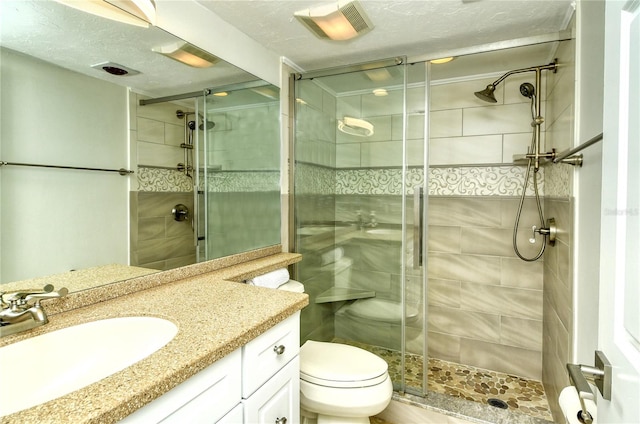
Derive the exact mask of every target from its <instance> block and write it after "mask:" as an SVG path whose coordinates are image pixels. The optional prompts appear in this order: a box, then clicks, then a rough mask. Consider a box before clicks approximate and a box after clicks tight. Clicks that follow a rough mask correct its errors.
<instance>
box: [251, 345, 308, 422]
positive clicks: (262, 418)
mask: <svg viewBox="0 0 640 424" xmlns="http://www.w3.org/2000/svg"><path fill="white" fill-rule="evenodd" d="M299 399H300V358H299V357H298V356H296V357H295V358H294V359H292V360H291V362H289V363H288V364H287V365H285V367H284V368H283V369H282V370H280V371H279V372H278V373H277V374H276V375H275V376H273V377H272V378H271V379H270V380H269V381H267V382H266V383H265V384H264V385H263V386H262V387H260V388H259V389H258V391H256V392H255V393H254V394H253V395H251V396H250V397H249V399H244V400H243V401H242V403H243V404H244V423H245V424H297V423H299V422H300V401H299Z"/></svg>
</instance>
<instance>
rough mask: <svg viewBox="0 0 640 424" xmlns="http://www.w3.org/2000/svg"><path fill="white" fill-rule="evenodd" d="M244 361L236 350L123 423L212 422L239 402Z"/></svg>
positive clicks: (204, 423) (196, 423)
mask: <svg viewBox="0 0 640 424" xmlns="http://www.w3.org/2000/svg"><path fill="white" fill-rule="evenodd" d="M241 364H242V358H241V350H240V349H237V350H236V351H234V352H232V353H230V354H229V355H227V356H225V357H224V358H222V359H220V360H218V361H217V362H214V363H213V364H212V365H210V366H209V367H207V368H205V369H204V370H202V371H200V372H199V373H198V374H196V375H194V376H193V377H191V378H190V379H188V380H187V381H185V382H184V383H182V384H179V385H178V386H176V387H174V388H173V389H171V390H169V391H168V392H167V393H165V394H164V395H162V396H160V397H159V398H158V399H156V400H154V401H153V402H151V403H149V404H147V405H145V406H143V407H142V408H140V409H138V410H137V411H136V412H134V413H133V414H131V415H129V416H128V417H126V418H124V419H123V420H122V421H120V422H121V423H123V424H124V423H126V424H152V423H163V424H169V423H176V424H183V423H189V424H199V423H202V424H213V423H215V422H216V421H218V420H219V419H221V418H222V417H223V416H224V415H225V414H226V413H227V412H229V411H230V410H231V409H233V408H234V407H235V406H236V405H237V404H238V402H239V401H240V397H241V387H240V376H241V373H242V369H241Z"/></svg>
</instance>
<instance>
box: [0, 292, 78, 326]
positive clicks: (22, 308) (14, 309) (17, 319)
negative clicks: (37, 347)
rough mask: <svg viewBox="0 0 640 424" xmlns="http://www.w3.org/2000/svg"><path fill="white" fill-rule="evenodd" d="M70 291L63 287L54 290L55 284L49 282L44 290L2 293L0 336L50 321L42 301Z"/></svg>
mask: <svg viewBox="0 0 640 424" xmlns="http://www.w3.org/2000/svg"><path fill="white" fill-rule="evenodd" d="M68 293H69V290H67V288H65V287H63V288H61V289H60V290H58V291H53V286H52V285H51V284H47V285H46V286H44V287H43V288H42V290H37V289H36V290H23V291H16V292H1V293H0V305H1V306H2V309H1V310H0V337H4V336H8V335H10V334H15V333H19V332H21V331H26V330H30V329H32V328H35V327H39V326H41V325H44V324H46V323H47V322H49V319H48V318H47V314H46V313H45V312H44V309H43V308H42V305H40V301H42V300H45V299H55V298H58V297H63V296H66V295H67V294H68Z"/></svg>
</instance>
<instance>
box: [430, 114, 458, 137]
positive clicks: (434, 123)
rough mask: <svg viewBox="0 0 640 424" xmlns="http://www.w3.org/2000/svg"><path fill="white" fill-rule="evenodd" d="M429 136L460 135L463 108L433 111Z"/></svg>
mask: <svg viewBox="0 0 640 424" xmlns="http://www.w3.org/2000/svg"><path fill="white" fill-rule="evenodd" d="M429 125H430V128H429V136H430V137H431V138H440V137H460V136H462V135H463V133H462V109H452V110H441V111H437V112H431V115H430V116H429Z"/></svg>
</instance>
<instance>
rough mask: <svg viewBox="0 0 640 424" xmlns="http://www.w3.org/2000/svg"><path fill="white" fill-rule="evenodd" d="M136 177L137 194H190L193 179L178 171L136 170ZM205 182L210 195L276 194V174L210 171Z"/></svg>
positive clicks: (277, 187) (278, 180)
mask: <svg viewBox="0 0 640 424" xmlns="http://www.w3.org/2000/svg"><path fill="white" fill-rule="evenodd" d="M137 177H138V183H139V187H140V188H139V191H161V192H191V191H193V180H192V179H191V178H189V177H187V176H186V175H185V174H184V173H182V172H180V171H176V170H172V169H156V168H138V173H137ZM207 179H208V185H207V187H208V191H210V192H257V191H260V192H263V191H280V172H279V171H246V172H213V173H210V174H209V175H208V176H207ZM201 184H202V180H201Z"/></svg>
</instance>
